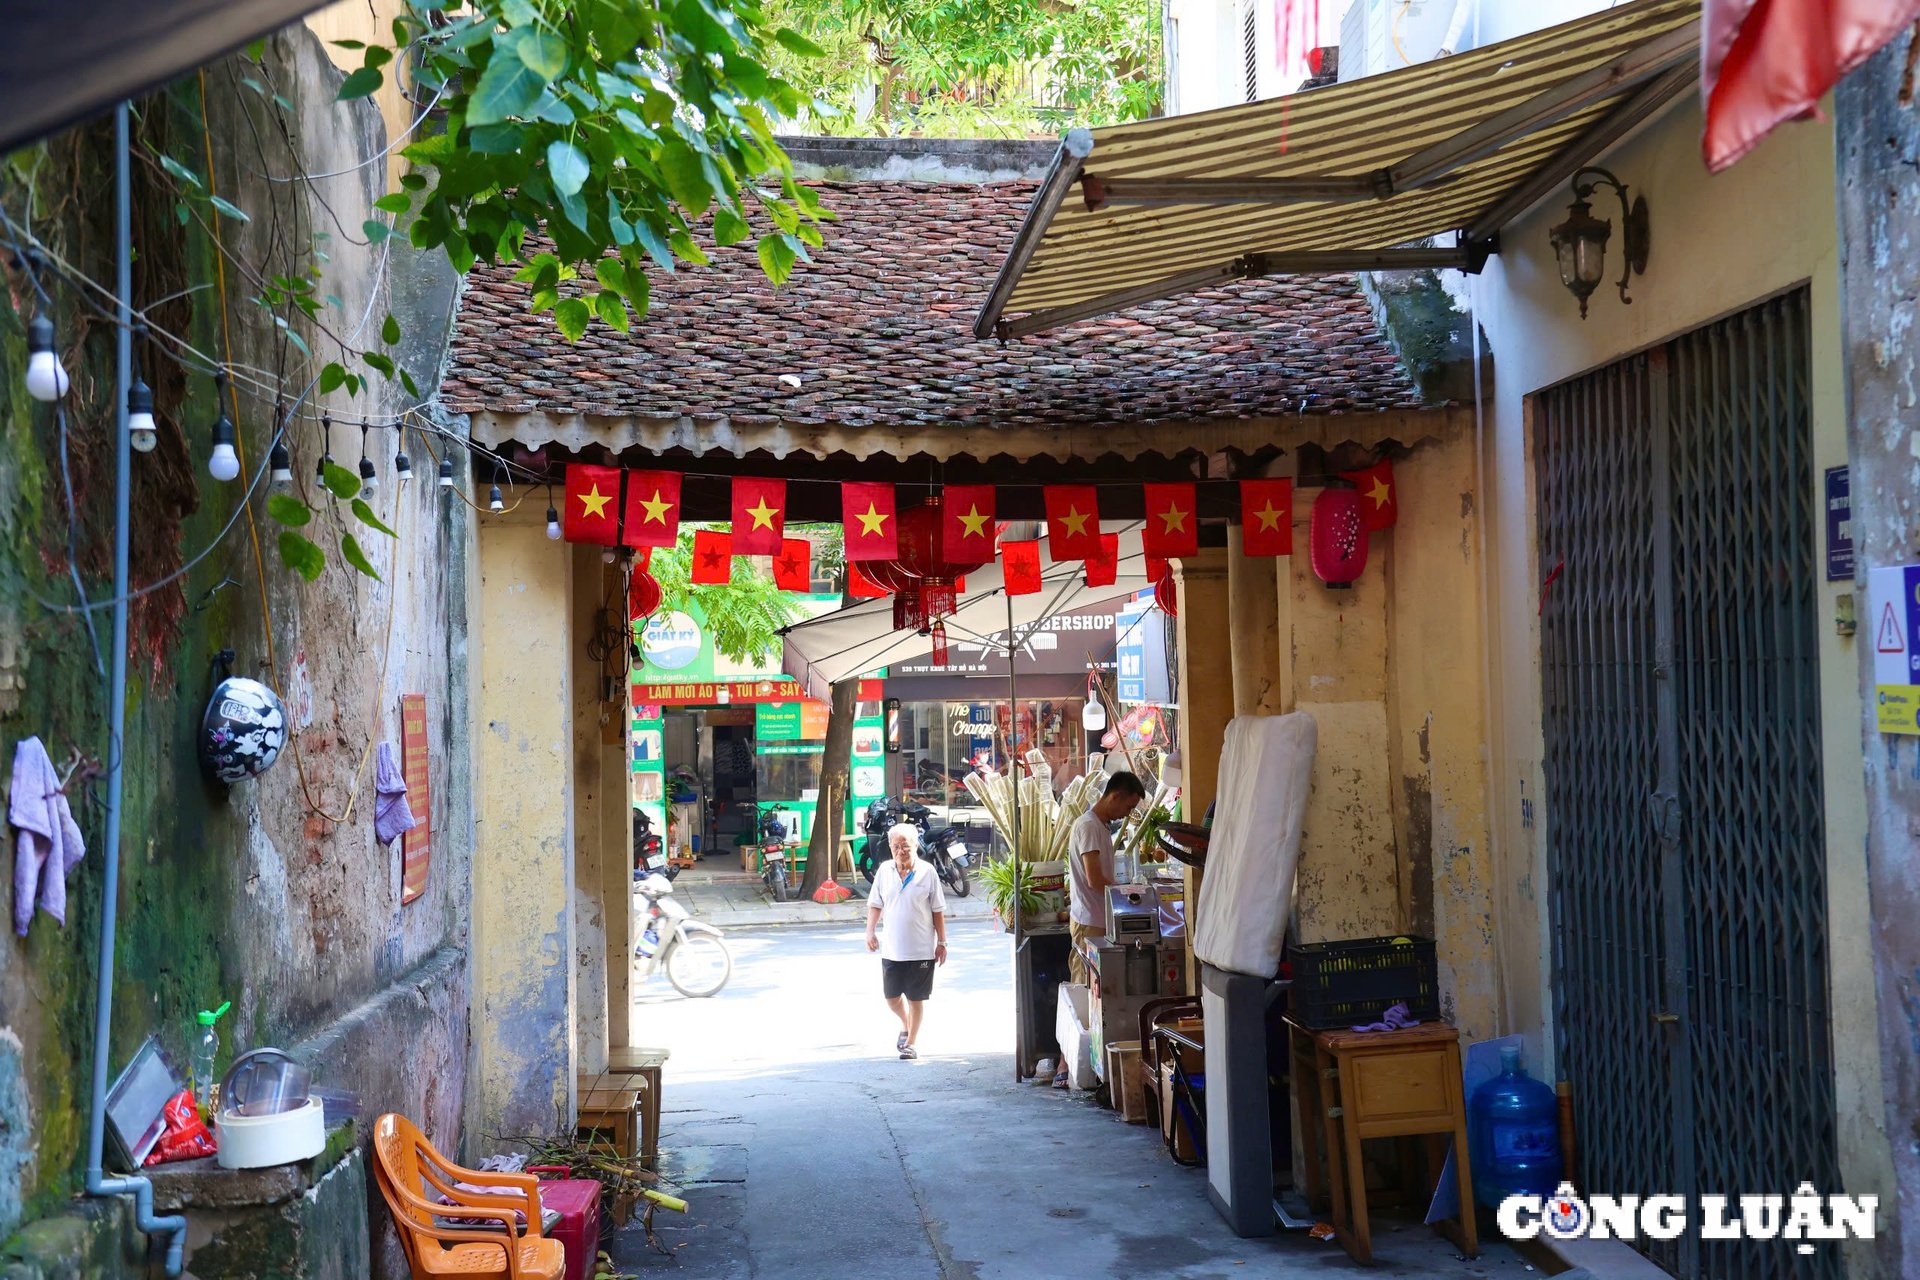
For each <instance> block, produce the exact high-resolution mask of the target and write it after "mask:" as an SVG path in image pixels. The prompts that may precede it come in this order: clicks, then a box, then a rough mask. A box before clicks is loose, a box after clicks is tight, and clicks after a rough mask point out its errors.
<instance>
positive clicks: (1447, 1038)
mask: <svg viewBox="0 0 1920 1280" xmlns="http://www.w3.org/2000/svg"><path fill="white" fill-rule="evenodd" d="M1287 1029H1288V1032H1289V1039H1290V1041H1291V1043H1292V1051H1293V1088H1294V1105H1295V1106H1296V1107H1298V1108H1299V1112H1300V1136H1301V1138H1302V1140H1303V1142H1304V1143H1305V1146H1306V1151H1305V1153H1304V1154H1305V1157H1306V1172H1307V1198H1308V1200H1309V1201H1310V1202H1312V1203H1315V1204H1317V1203H1319V1200H1320V1196H1321V1191H1322V1183H1321V1180H1320V1178H1321V1175H1320V1158H1321V1156H1322V1155H1323V1154H1324V1155H1325V1157H1326V1161H1327V1174H1326V1186H1328V1187H1330V1189H1331V1192H1332V1205H1333V1212H1332V1217H1333V1230H1334V1234H1335V1236H1336V1237H1337V1238H1338V1239H1339V1241H1340V1245H1341V1247H1342V1248H1344V1249H1345V1250H1346V1251H1347V1254H1348V1256H1349V1257H1351V1258H1352V1259H1353V1260H1354V1261H1356V1262H1360V1263H1369V1262H1372V1261H1373V1236H1372V1232H1371V1230H1370V1228H1369V1226H1368V1222H1367V1174H1366V1165H1365V1162H1364V1161H1363V1160H1362V1159H1361V1155H1360V1144H1361V1143H1362V1142H1363V1141H1365V1140H1366V1139H1368V1138H1410V1137H1424V1138H1425V1139H1426V1143H1425V1146H1426V1156H1427V1165H1428V1170H1427V1172H1428V1176H1429V1179H1431V1181H1430V1182H1428V1183H1426V1184H1423V1185H1422V1186H1421V1187H1420V1188H1419V1189H1420V1190H1421V1191H1423V1192H1424V1194H1425V1195H1426V1196H1428V1197H1431V1195H1432V1187H1433V1182H1437V1181H1438V1179H1439V1176H1440V1169H1441V1166H1442V1164H1443V1163H1444V1161H1445V1159H1446V1153H1447V1145H1448V1143H1452V1145H1453V1155H1454V1173H1455V1176H1456V1179H1457V1182H1458V1185H1459V1189H1460V1209H1459V1217H1458V1218H1457V1219H1456V1220H1454V1221H1452V1222H1441V1223H1436V1224H1435V1226H1436V1229H1438V1230H1439V1231H1440V1232H1441V1233H1442V1234H1443V1235H1445V1236H1446V1237H1447V1238H1448V1239H1449V1240H1452V1241H1453V1242H1454V1243H1455V1244H1456V1245H1458V1246H1459V1247H1460V1249H1461V1251H1462V1252H1464V1253H1465V1254H1466V1255H1467V1256H1468V1257H1470V1258H1472V1257H1478V1256H1479V1253H1480V1234H1479V1230H1478V1227H1477V1225H1476V1223H1475V1221H1474V1209H1473V1172H1472V1170H1471V1169H1470V1168H1469V1167H1468V1162H1467V1106H1466V1100H1465V1098H1464V1097H1463V1096H1462V1085H1461V1080H1460V1036H1459V1032H1457V1031H1455V1030H1454V1029H1453V1028H1452V1027H1450V1026H1448V1025H1446V1024H1445V1023H1440V1022H1434V1023H1426V1024H1423V1025H1421V1026H1417V1027H1409V1028H1407V1029H1406V1030H1404V1031H1352V1030H1347V1029H1344V1028H1340V1029H1334V1030H1329V1031H1314V1030H1311V1029H1309V1028H1307V1027H1303V1026H1300V1025H1299V1024H1298V1023H1296V1022H1295V1021H1294V1020H1293V1019H1291V1018H1289V1019H1287ZM1421 1205H1422V1207H1423V1208H1424V1206H1425V1201H1424V1200H1423V1201H1421Z"/></svg>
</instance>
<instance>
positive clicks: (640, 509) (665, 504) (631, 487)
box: [620, 471, 680, 547]
mask: <svg viewBox="0 0 1920 1280" xmlns="http://www.w3.org/2000/svg"><path fill="white" fill-rule="evenodd" d="M626 511H627V518H626V520H625V521H624V522H623V523H622V527H621V531H620V537H621V539H622V540H623V541H624V542H625V544H626V545H627V546H629V547H671V546H673V545H674V544H675V543H676V542H678V541H679V540H680V473H679V472H678V471H629V472H627V507H626Z"/></svg>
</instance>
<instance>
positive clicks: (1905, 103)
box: [1828, 33, 1920, 1276]
mask: <svg viewBox="0 0 1920 1280" xmlns="http://www.w3.org/2000/svg"><path fill="white" fill-rule="evenodd" d="M1912 42H1913V36H1912V34H1911V33H1909V34H1907V35H1905V36H1903V37H1901V38H1899V39H1896V40H1895V41H1894V42H1893V43H1892V44H1891V45H1890V46H1888V47H1887V48H1886V49H1883V50H1881V51H1880V53H1879V54H1878V55H1876V56H1875V57H1874V58H1873V59H1872V60H1871V61H1870V62H1869V63H1868V64H1867V65H1866V67H1865V68H1864V69H1863V70H1861V71H1858V72H1856V73H1855V74H1854V75H1853V76H1852V77H1850V78H1849V79H1848V80H1847V81H1846V82H1845V83H1844V84H1842V85H1841V87H1840V89H1839V90H1838V92H1837V93H1836V94H1835V100H1834V116H1835V120H1836V122H1837V127H1838V130H1839V142H1840V145H1839V165H1838V168H1839V205H1840V246H1841V271H1840V283H1841V311H1842V340H1843V342H1844V346H1843V348H1842V353H1841V354H1842V357H1843V363H1844V367H1845V370H1846V376H1847V382H1846V392H1847V396H1848V398H1849V403H1848V406H1847V454H1848V460H1849V462H1850V463H1851V465H1852V468H1853V542H1854V552H1855V556H1856V567H1855V574H1856V581H1857V582H1863V581H1865V579H1866V574H1867V571H1868V570H1869V569H1872V568H1874V567H1876V566H1883V565H1895V564H1912V563H1913V562H1914V561H1916V560H1920V544H1916V540H1915V536H1914V533H1915V518H1916V509H1917V508H1920V462H1916V458H1920V432H1916V431H1915V429H1914V421H1915V419H1914V409H1915V402H1916V398H1917V395H1916V390H1915V387H1916V383H1920V376H1917V375H1916V368H1920V348H1916V346H1915V343H1914V339H1913V325H1914V321H1915V319H1916V314H1915V312H1916V304H1915V301H1914V291H1913V281H1914V278H1915V275H1916V273H1920V181H1917V180H1916V170H1915V161H1916V159H1920V125H1916V122H1915V119H1914V112H1913V106H1912V103H1911V102H1910V101H1909V99H1910V98H1911V96H1912V87H1911V84H1910V81H1909V79H1908V77H1909V76H1910V71H1909V69H1910V68H1911V67H1912V66H1913V61H1912V60H1913V56H1914V52H1915V51H1914V49H1913V47H1912ZM1861 619H1862V620H1861V625H1860V634H1859V637H1858V641H1857V643H1856V645H1855V649H1856V650H1857V653H1858V658H1859V664H1858V672H1857V675H1855V677H1854V678H1855V679H1856V680H1857V681H1858V689H1859V691H1860V695H1861V696H1860V699H1859V703H1858V705H1857V707H1856V712H1857V714H1859V716H1860V725H1859V733H1860V738H1861V740H1862V741H1863V742H1864V751H1863V755H1864V757H1865V766H1866V778H1865V786H1866V804H1865V807H1864V809H1865V811H1864V813H1863V814H1862V815H1860V816H1861V817H1863V818H1864V820H1865V825H1866V833H1865V834H1866V841H1865V843H1866V852H1867V868H1868V876H1869V885H1870V890H1871V895H1872V897H1871V904H1872V913H1871V916H1870V919H1869V921H1868V922H1867V927H1866V929H1865V934H1866V938H1867V940H1869V941H1870V942H1871V944H1872V947H1873V953H1874V962H1875V964H1874V976H1875V979H1876V982H1875V984H1873V985H1871V986H1870V985H1869V984H1867V983H1865V982H1864V981H1862V982H1861V983H1859V988H1864V990H1861V989H1859V988H1856V991H1855V992H1854V993H1851V994H1849V995H1848V997H1847V999H1848V1001H1849V1003H1850V1004H1857V1005H1858V1006H1860V1009H1859V1014H1858V1015H1856V1017H1855V1019H1854V1022H1853V1025H1854V1026H1855V1027H1858V1026H1859V1020H1860V1017H1861V1016H1863V1015H1864V1014H1865V1013H1867V1012H1869V1011H1870V1007H1871V998H1870V995H1869V992H1871V991H1872V990H1873V989H1874V988H1875V987H1877V990H1878V993H1879V999H1880V1035H1879V1045H1880V1053H1881V1061H1882V1062H1883V1063H1884V1067H1885V1110H1884V1113H1883V1114H1884V1124H1885V1126H1886V1129H1885V1132H1886V1135H1887V1137H1888V1138H1889V1139H1890V1146H1891V1153H1892V1163H1893V1168H1894V1172H1895V1175H1896V1176H1895V1179H1894V1180H1893V1182H1892V1183H1891V1185H1890V1186H1888V1188H1887V1189H1888V1190H1889V1191H1891V1192H1893V1193H1894V1194H1895V1196H1896V1197H1897V1198H1896V1199H1894V1200H1893V1201H1891V1202H1889V1201H1886V1200H1882V1201H1881V1207H1880V1220H1881V1222H1883V1223H1885V1224H1887V1225H1886V1226H1884V1227H1883V1228H1882V1231H1883V1232H1884V1238H1883V1241H1882V1244H1881V1248H1880V1260H1881V1263H1882V1265H1883V1266H1884V1268H1885V1273H1886V1274H1888V1275H1899V1276H1912V1275H1920V770H1917V769H1916V765H1920V744H1916V742H1915V740H1914V739H1911V738H1908V739H1904V740H1903V739H1900V738H1895V737H1886V736H1882V735H1881V734H1880V733H1879V732H1878V729H1877V725H1876V719H1875V711H1874V697H1873V694H1874V687H1873V685H1874V677H1873V666H1874V656H1873V653H1872V651H1871V649H1870V645H1871V640H1870V637H1872V636H1873V634H1874V630H1875V628H1874V627H1873V625H1872V620H1871V619H1870V618H1868V617H1867V616H1866V613H1865V610H1864V609H1862V610H1861ZM1838 701H1840V702H1842V703H1843V704H1844V703H1845V702H1847V701H1848V700H1847V699H1845V698H1844V697H1842V698H1839V699H1838ZM1834 736H1835V738H1837V739H1838V741H1830V742H1829V751H1830V753H1835V754H1844V755H1850V754H1851V750H1852V747H1853V745H1854V744H1853V741H1852V740H1851V739H1850V737H1849V736H1848V735H1845V734H1842V733H1836V734H1835V735H1834ZM1828 785H1829V788H1831V787H1832V775H1831V774H1830V775H1829V783H1828ZM1846 852H1847V858H1846V863H1847V865H1848V867H1849V871H1850V872H1851V870H1852V869H1853V867H1854V866H1855V865H1856V864H1855V858H1854V856H1853V855H1854V851H1853V850H1851V849H1849V850H1847V851H1846ZM1837 977H1838V975H1836V978H1837ZM1862 977H1864V975H1862ZM1836 985H1837V984H1836ZM1838 994H1839V993H1838V992H1836V995H1838ZM1836 1031H1837V1029H1836ZM1835 1039H1836V1042H1838V1035H1837V1034H1836V1037H1835ZM1859 1043H1865V1041H1862V1042H1859ZM1866 1056H1869V1057H1870V1056H1871V1055H1870V1054H1869V1055H1866ZM1863 1084H1864V1082H1863ZM1876 1101H1878V1100H1877V1099H1875V1098H1873V1097H1872V1096H1871V1095H1865V1096H1860V1097H1858V1104H1859V1105H1858V1107H1857V1108H1849V1109H1848V1113H1847V1114H1846V1115H1845V1116H1844V1118H1843V1123H1846V1124H1847V1128H1846V1129H1843V1131H1842V1139H1841V1143H1842V1145H1841V1150H1842V1151H1843V1152H1845V1150H1846V1146H1847V1143H1848V1142H1849V1141H1855V1142H1857V1141H1859V1140H1860V1138H1861V1137H1862V1135H1863V1134H1872V1135H1873V1136H1874V1137H1876V1138H1877V1137H1878V1136H1879V1134H1878V1133H1876V1132H1875V1131H1874V1125H1873V1122H1874V1121H1876V1120H1879V1119H1880V1115H1876V1107H1875V1105H1874V1104H1875V1103H1876Z"/></svg>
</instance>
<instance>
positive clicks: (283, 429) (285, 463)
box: [267, 400, 293, 489]
mask: <svg viewBox="0 0 1920 1280" xmlns="http://www.w3.org/2000/svg"><path fill="white" fill-rule="evenodd" d="M273 429H274V431H275V432H276V433H277V434H276V435H275V436H274V439H273V448H271V449H269V450H267V470H268V471H269V472H270V473H271V478H272V480H273V487H274V488H276V489H285V488H288V487H290V486H291V485H292V484H293V454H292V453H290V452H288V450H287V405H286V402H285V401H284V400H275V401H274V402H273Z"/></svg>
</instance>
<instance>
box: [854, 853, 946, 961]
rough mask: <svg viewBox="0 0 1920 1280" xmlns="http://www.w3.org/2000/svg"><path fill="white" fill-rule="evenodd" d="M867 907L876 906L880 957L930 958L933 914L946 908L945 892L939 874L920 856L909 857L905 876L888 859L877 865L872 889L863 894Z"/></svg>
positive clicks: (934, 938) (935, 943) (934, 941)
mask: <svg viewBox="0 0 1920 1280" xmlns="http://www.w3.org/2000/svg"><path fill="white" fill-rule="evenodd" d="M867 907H868V909H869V910H871V909H872V908H874V907H878V908H880V958H881V959H882V960H931V959H933V958H934V955H933V952H934V948H935V947H937V946H938V945H939V944H940V939H939V937H938V936H937V935H935V933H934V931H933V916H934V913H935V912H936V911H937V912H939V913H940V914H942V915H945V914H946V910H947V895H946V894H945V893H944V892H943V891H942V890H941V888H940V873H939V872H938V871H935V870H934V869H933V864H932V863H931V862H928V861H926V860H925V859H924V858H919V857H916V858H915V859H914V860H913V870H912V871H910V872H908V873H907V875H906V877H905V878H904V882H903V878H902V877H901V875H900V869H899V868H898V867H897V866H895V865H894V861H893V859H892V858H888V859H887V860H886V861H885V862H883V863H881V864H880V869H879V870H878V871H876V872H874V875H873V890H872V892H870V893H868V894H867Z"/></svg>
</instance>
